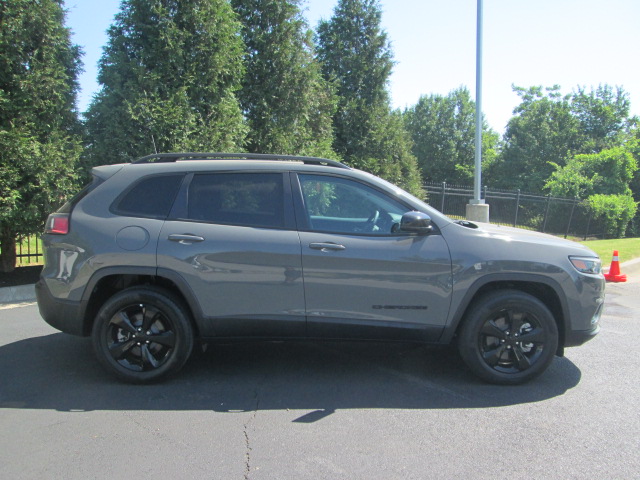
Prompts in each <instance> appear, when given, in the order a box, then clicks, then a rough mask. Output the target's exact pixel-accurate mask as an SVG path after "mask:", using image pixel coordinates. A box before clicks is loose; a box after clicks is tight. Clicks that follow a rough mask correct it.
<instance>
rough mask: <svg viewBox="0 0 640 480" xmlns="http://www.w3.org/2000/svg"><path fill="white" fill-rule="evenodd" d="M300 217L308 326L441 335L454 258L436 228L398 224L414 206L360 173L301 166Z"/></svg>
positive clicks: (338, 332)
mask: <svg viewBox="0 0 640 480" xmlns="http://www.w3.org/2000/svg"><path fill="white" fill-rule="evenodd" d="M298 180H299V182H294V184H295V185H294V189H297V188H299V189H300V192H301V195H300V196H299V198H298V202H299V203H300V204H301V205H298V209H297V212H298V217H301V218H298V221H299V224H301V232H300V241H301V245H302V267H303V274H304V291H305V298H306V311H307V322H308V333H309V335H310V336H317V337H334V336H335V337H340V338H344V337H349V338H383V339H402V340H422V341H435V340H437V339H438V338H439V337H440V334H441V332H442V330H443V327H444V324H445V321H446V318H447V314H448V312H449V305H450V295H451V260H450V256H449V250H448V247H447V245H446V242H445V241H444V239H443V238H442V236H441V235H440V234H439V233H438V232H437V230H435V231H434V232H433V233H431V234H428V235H415V234H406V233H399V232H397V231H396V229H397V224H398V223H399V222H400V218H401V217H402V214H404V213H405V212H406V211H408V210H409V209H410V208H409V207H408V206H407V205H405V204H403V203H402V202H400V201H399V200H398V199H396V198H394V197H392V196H390V195H388V194H387V193H385V192H382V191H380V190H377V189H375V188H372V187H371V186H369V185H365V184H363V183H360V182H357V181H354V180H352V179H348V178H344V177H340V176H333V175H316V174H299V175H298Z"/></svg>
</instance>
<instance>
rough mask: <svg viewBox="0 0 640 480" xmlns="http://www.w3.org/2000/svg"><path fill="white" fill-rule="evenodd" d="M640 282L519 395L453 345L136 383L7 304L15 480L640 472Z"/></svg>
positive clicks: (246, 358) (361, 346) (290, 352)
mask: <svg viewBox="0 0 640 480" xmlns="http://www.w3.org/2000/svg"><path fill="white" fill-rule="evenodd" d="M636 278H637V277H636ZM639 287H640V285H639V284H638V281H637V280H633V279H632V280H631V281H630V282H628V283H625V284H609V285H607V300H606V311H605V315H604V317H603V320H602V331H601V333H600V334H599V335H598V336H597V337H596V338H595V339H594V340H593V341H591V342H589V343H587V344H586V345H584V346H583V347H580V348H573V349H567V350H566V357H564V358H556V359H555V360H554V362H553V364H552V365H551V367H550V368H549V370H548V371H547V372H546V373H545V374H543V375H542V377H540V378H539V379H537V380H534V381H533V382H531V383H528V384H526V385H522V386H517V387H497V386H493V385H487V384H483V383H481V382H480V381H478V380H477V379H476V378H475V377H474V376H473V375H472V374H471V373H469V372H468V371H467V370H466V369H465V367H464V365H463V363H462V361H461V360H460V359H459V358H458V356H457V354H456V353H455V352H454V351H453V350H448V349H439V348H427V347H423V346H416V345H406V344H393V345H388V344H379V343H303V342H296V343H248V344H247V343H245V344H237V345H223V346H215V347H212V348H211V349H210V350H209V351H207V352H206V353H205V354H203V355H202V358H200V359H197V361H194V360H192V361H191V362H189V363H188V364H187V366H186V367H185V369H184V370H183V371H181V372H180V374H179V375H178V376H177V377H175V378H172V379H170V380H169V381H167V382H164V383H161V384H157V385H150V386H132V385H124V384H121V383H118V382H117V381H114V380H113V379H112V378H111V377H109V376H108V375H107V374H106V373H105V372H104V371H103V370H102V369H101V367H100V365H99V364H98V363H97V360H96V359H95V358H94V355H93V351H92V350H91V342H90V340H89V339H83V338H78V337H72V336H69V335H65V334H62V333H59V332H57V331H56V330H54V329H52V328H50V327H49V326H48V325H46V324H45V323H44V321H43V320H42V319H41V318H40V316H39V314H38V310H37V307H36V306H35V305H33V304H21V305H0V327H1V328H0V431H2V432H3V435H2V436H0V478H6V479H9V478H10V479H23V478H24V479H30V478H38V477H39V478H65V479H86V478H99V479H102V478H124V477H126V476H135V477H136V478H151V477H155V476H157V475H162V476H163V477H165V478H171V477H179V478H208V479H225V480H226V479H424V478H435V479H437V478H443V479H444V478H454V477H459V476H464V477H467V478H478V479H482V478H487V479H489V478H491V479H501V478H562V479H570V478H576V479H583V478H638V471H640V456H638V455H637V451H638V450H639V449H640V416H639V415H638V411H639V409H640V386H639V382H638V379H639V375H638V366H639V364H640V361H639V359H638V358H639V355H638V351H637V345H638V337H637V332H638V325H639V324H640V315H639V314H638V311H640V295H638V294H637V292H638V291H640V290H639Z"/></svg>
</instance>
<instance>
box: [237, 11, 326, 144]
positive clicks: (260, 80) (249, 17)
mask: <svg viewBox="0 0 640 480" xmlns="http://www.w3.org/2000/svg"><path fill="white" fill-rule="evenodd" d="M231 3H232V5H233V7H234V9H235V11H236V12H237V13H238V14H239V16H240V20H241V22H242V25H243V28H242V36H243V38H244V43H245V45H246V53H245V66H246V75H245V77H244V81H243V84H242V90H241V91H240V92H239V95H238V96H239V98H240V103H241V106H242V109H243V112H244V115H245V117H246V119H247V123H248V126H249V134H248V138H247V150H249V151H251V152H263V153H287V154H298V155H313V156H323V157H335V153H334V152H333V150H332V149H331V144H332V142H333V128H332V123H331V122H332V116H333V114H334V112H335V108H336V98H335V95H334V93H333V88H332V86H331V84H330V83H329V82H327V81H325V79H324V78H323V77H322V74H321V71H320V65H319V63H318V62H317V60H316V59H315V58H314V47H313V34H312V32H311V30H310V29H309V27H308V24H307V22H306V20H305V19H304V17H303V16H302V13H301V11H300V7H299V4H300V1H299V0H232V2H231Z"/></svg>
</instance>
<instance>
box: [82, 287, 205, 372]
mask: <svg viewBox="0 0 640 480" xmlns="http://www.w3.org/2000/svg"><path fill="white" fill-rule="evenodd" d="M92 336H93V346H94V350H95V351H96V355H97V357H98V359H99V360H100V362H101V363H102V364H103V365H104V366H105V367H106V368H107V370H109V371H110V372H111V373H113V374H115V375H116V376H117V377H119V378H120V379H122V380H125V381H127V382H131V383H147V382H152V381H156V380H159V379H160V378H163V377H165V376H167V375H169V374H171V373H175V372H176V371H178V370H179V369H180V368H181V367H182V366H183V365H184V363H185V362H186V361H187V359H188V358H189V355H190V354H191V350H192V348H193V329H192V327H191V323H190V321H189V316H188V314H187V312H186V309H185V308H184V307H183V306H182V304H181V303H180V302H179V301H178V300H177V299H176V298H174V297H173V296H172V295H171V294H170V293H169V292H167V291H164V290H162V289H158V288H154V287H133V288H129V289H127V290H123V291H121V292H119V293H117V294H115V295H114V296H113V297H111V298H110V299H109V300H108V301H107V302H106V303H105V304H104V306H103V307H102V308H101V309H100V312H99V314H98V316H97V318H96V321H95V324H94V327H93V334H92Z"/></svg>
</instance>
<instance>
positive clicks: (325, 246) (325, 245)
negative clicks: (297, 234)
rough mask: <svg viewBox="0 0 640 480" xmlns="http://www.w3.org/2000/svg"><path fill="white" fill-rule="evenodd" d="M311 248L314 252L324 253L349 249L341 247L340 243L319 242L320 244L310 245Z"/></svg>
mask: <svg viewBox="0 0 640 480" xmlns="http://www.w3.org/2000/svg"><path fill="white" fill-rule="evenodd" d="M309 248H313V249H314V250H321V251H323V252H328V251H329V250H345V249H346V248H347V247H345V246H344V245H340V244H338V243H331V242H318V243H310V244H309Z"/></svg>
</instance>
